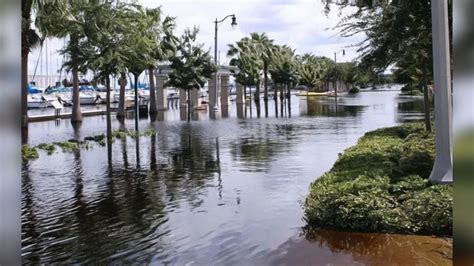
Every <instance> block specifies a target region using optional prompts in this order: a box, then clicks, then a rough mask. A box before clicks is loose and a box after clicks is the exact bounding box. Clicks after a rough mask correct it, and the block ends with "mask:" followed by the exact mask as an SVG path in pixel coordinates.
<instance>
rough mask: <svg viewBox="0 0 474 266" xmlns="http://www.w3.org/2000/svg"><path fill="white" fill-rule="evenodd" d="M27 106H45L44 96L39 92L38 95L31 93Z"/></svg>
mask: <svg viewBox="0 0 474 266" xmlns="http://www.w3.org/2000/svg"><path fill="white" fill-rule="evenodd" d="M27 107H28V109H37V108H45V107H46V103H45V101H44V99H43V96H41V95H39V94H36V95H32V94H29V95H28V97H27Z"/></svg>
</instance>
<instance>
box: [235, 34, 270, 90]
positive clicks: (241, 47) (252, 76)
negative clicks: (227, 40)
mask: <svg viewBox="0 0 474 266" xmlns="http://www.w3.org/2000/svg"><path fill="white" fill-rule="evenodd" d="M227 56H228V57H233V58H232V59H231V60H230V63H229V64H230V65H231V66H235V67H237V68H238V70H237V71H235V70H231V71H232V73H233V74H234V77H235V78H236V81H237V82H238V83H240V84H242V85H243V86H244V87H249V88H250V87H252V86H256V87H259V84H260V72H261V69H262V68H263V61H262V60H261V57H260V56H259V54H258V53H256V51H255V50H254V49H253V44H252V43H251V40H250V39H249V38H248V37H244V38H242V39H241V40H240V41H238V42H237V43H236V44H235V45H234V44H229V50H228V52H227ZM244 93H245V94H246V93H247V90H246V89H245V90H244ZM245 98H247V95H245Z"/></svg>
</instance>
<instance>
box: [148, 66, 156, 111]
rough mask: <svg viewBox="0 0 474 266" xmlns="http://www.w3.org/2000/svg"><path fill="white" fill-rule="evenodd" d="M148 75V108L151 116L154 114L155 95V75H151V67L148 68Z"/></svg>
mask: <svg viewBox="0 0 474 266" xmlns="http://www.w3.org/2000/svg"><path fill="white" fill-rule="evenodd" d="M148 76H149V78H150V110H149V113H150V115H151V116H153V115H154V114H156V96H155V77H154V75H153V67H150V68H148Z"/></svg>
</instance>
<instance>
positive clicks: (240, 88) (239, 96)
mask: <svg viewBox="0 0 474 266" xmlns="http://www.w3.org/2000/svg"><path fill="white" fill-rule="evenodd" d="M235 88H236V89H237V100H236V102H237V104H243V103H245V101H244V86H242V84H239V83H237V82H236V83H235Z"/></svg>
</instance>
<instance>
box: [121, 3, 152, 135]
mask: <svg viewBox="0 0 474 266" xmlns="http://www.w3.org/2000/svg"><path fill="white" fill-rule="evenodd" d="M130 6H131V8H130V9H128V11H127V12H126V17H127V23H128V27H129V28H130V29H131V30H129V31H127V32H126V34H125V35H124V36H123V38H124V39H125V40H126V47H127V49H126V50H125V51H124V58H125V66H126V67H127V70H128V72H129V73H131V74H133V76H134V90H135V100H134V102H135V130H136V131H138V116H139V114H138V112H139V105H140V103H139V97H138V78H139V76H140V75H141V74H142V73H143V72H144V71H145V70H146V69H147V68H148V67H149V66H151V65H154V64H155V63H156V59H155V58H154V57H153V55H154V54H153V52H154V51H153V49H154V48H156V43H155V40H154V39H151V38H150V37H153V36H151V35H150V34H144V33H146V32H147V31H148V30H149V27H150V24H151V23H150V21H152V22H155V21H156V17H154V16H147V10H146V9H145V8H143V7H142V6H140V5H136V4H131V5H130ZM150 17H151V18H150Z"/></svg>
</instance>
